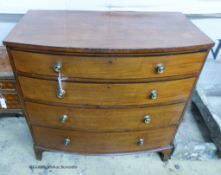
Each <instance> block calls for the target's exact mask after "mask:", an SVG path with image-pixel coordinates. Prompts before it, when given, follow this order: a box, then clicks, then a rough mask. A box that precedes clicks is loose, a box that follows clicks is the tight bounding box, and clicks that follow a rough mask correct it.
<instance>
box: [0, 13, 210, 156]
mask: <svg viewBox="0 0 221 175" xmlns="http://www.w3.org/2000/svg"><path fill="white" fill-rule="evenodd" d="M4 44H5V45H6V47H7V51H8V54H9V56H10V61H11V64H12V67H13V70H14V74H15V76H16V80H17V90H18V92H19V96H20V98H21V101H22V103H23V104H22V105H23V107H24V109H25V114H26V119H27V122H28V124H29V127H30V130H31V133H32V136H33V141H34V149H35V153H36V158H37V159H41V158H42V152H43V151H46V150H51V151H54V150H59V151H67V152H74V153H87V154H98V153H99V154H100V153H124V152H136V151H147V150H148V151H157V152H161V153H162V155H163V160H167V159H168V158H169V156H170V154H171V151H172V149H173V139H174V136H175V133H176V130H177V127H178V125H179V122H180V121H181V118H182V115H183V113H184V111H185V106H186V104H187V102H188V99H189V98H190V97H191V94H192V91H193V89H194V87H195V84H196V81H197V78H198V76H199V73H200V71H201V69H202V66H203V64H204V62H205V59H206V57H207V54H208V52H209V50H210V48H211V47H212V46H213V42H212V41H211V40H210V39H209V38H208V37H207V36H205V34H203V33H202V32H201V31H200V30H199V29H198V28H197V27H195V26H194V25H193V24H192V23H191V22H190V21H189V20H188V19H186V18H185V17H184V15H182V14H181V13H169V12H167V13H159V12H151V13H148V12H147V13H144V12H81V11H29V12H28V13H27V14H26V15H25V16H24V17H23V19H22V20H21V21H20V22H19V23H18V24H17V26H16V27H15V28H14V29H13V31H12V32H11V33H10V34H9V36H8V37H7V38H6V39H5V41H4ZM187 132H188V131H187Z"/></svg>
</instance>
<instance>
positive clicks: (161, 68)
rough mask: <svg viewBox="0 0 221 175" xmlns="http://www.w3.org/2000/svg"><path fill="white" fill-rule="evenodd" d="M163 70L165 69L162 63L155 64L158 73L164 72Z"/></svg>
mask: <svg viewBox="0 0 221 175" xmlns="http://www.w3.org/2000/svg"><path fill="white" fill-rule="evenodd" d="M164 71H165V66H164V65H163V64H161V63H160V64H157V65H156V72H157V73H158V74H162V73H164Z"/></svg>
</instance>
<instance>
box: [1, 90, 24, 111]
mask: <svg viewBox="0 0 221 175" xmlns="http://www.w3.org/2000/svg"><path fill="white" fill-rule="evenodd" d="M0 96H1V98H3V99H4V101H5V104H6V106H5V105H2V104H0V109H4V110H7V109H21V106H20V102H19V98H18V95H17V94H9V93H7V94H4V93H0ZM5 107H6V108H5Z"/></svg>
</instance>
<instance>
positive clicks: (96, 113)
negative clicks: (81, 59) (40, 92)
mask: <svg viewBox="0 0 221 175" xmlns="http://www.w3.org/2000/svg"><path fill="white" fill-rule="evenodd" d="M25 107H26V109H27V112H28V114H29V121H30V123H31V124H33V125H38V126H44V127H52V128H61V129H72V130H88V131H126V130H127V131H129V130H146V129H152V128H161V127H166V126H171V125H177V124H178V121H179V119H180V117H181V114H182V112H183V108H184V103H179V104H173V105H165V106H157V107H145V108H130V109H95V108H73V107H67V106H61V105H59V106H53V105H45V104H38V103H31V102H26V103H25ZM62 115H67V116H68V119H67V121H66V122H65V123H62V122H61V117H62ZM147 115H148V116H150V118H151V121H150V123H145V122H144V117H145V116H147Z"/></svg>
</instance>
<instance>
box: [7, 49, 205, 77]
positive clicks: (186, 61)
mask: <svg viewBox="0 0 221 175" xmlns="http://www.w3.org/2000/svg"><path fill="white" fill-rule="evenodd" d="M11 52H12V56H13V59H14V63H15V66H16V69H17V71H20V72H23V73H31V74H37V75H44V76H57V73H56V72H55V71H54V70H53V67H54V65H56V64H57V63H60V64H62V68H61V73H62V75H64V76H67V77H69V78H75V79H81V78H82V79H100V80H103V81H105V80H106V81H110V80H114V81H117V80H133V81H134V80H136V81H137V79H157V78H162V77H170V76H176V75H186V74H188V75H189V74H196V73H198V72H199V71H200V68H201V66H202V64H203V62H204V59H205V57H206V56H207V52H199V53H192V54H180V55H168V56H148V57H106V58H105V57H79V56H62V55H49V54H39V53H31V52H22V51H15V50H12V51H11ZM24 63H26V64H24ZM163 67H164V68H165V70H164V71H163V70H162V69H163ZM160 72H161V73H160Z"/></svg>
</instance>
